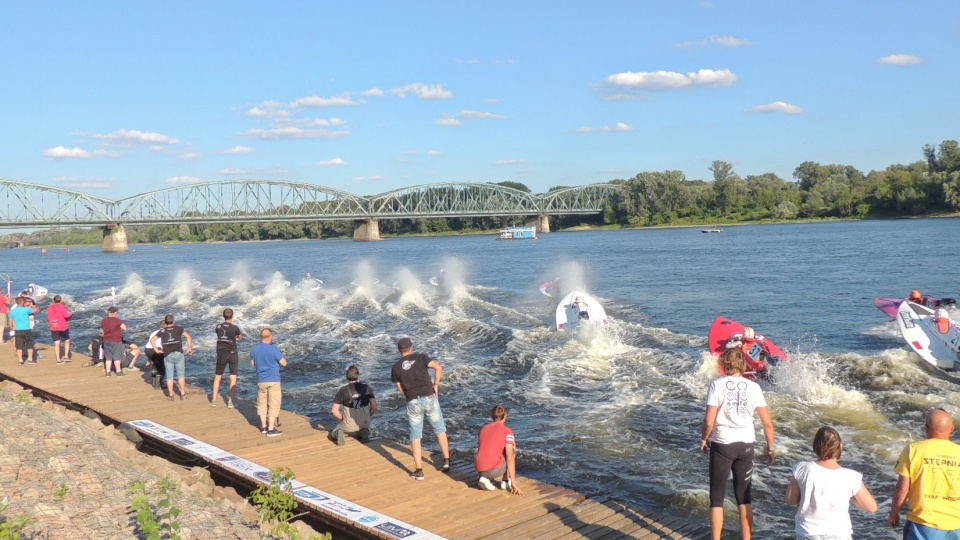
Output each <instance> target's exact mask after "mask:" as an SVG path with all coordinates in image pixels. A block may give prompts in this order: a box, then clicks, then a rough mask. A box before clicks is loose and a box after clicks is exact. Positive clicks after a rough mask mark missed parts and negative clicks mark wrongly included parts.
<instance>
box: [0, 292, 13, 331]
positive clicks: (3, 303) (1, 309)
mask: <svg viewBox="0 0 960 540" xmlns="http://www.w3.org/2000/svg"><path fill="white" fill-rule="evenodd" d="M9 313H10V295H8V294H0V343H6V342H7V334H6V331H7V315H8V314H9ZM10 326H11V327H12V326H13V325H10Z"/></svg>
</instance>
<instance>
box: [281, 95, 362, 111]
mask: <svg viewBox="0 0 960 540" xmlns="http://www.w3.org/2000/svg"><path fill="white" fill-rule="evenodd" d="M359 104H360V103H359V102H357V101H354V100H352V99H350V98H349V97H347V96H338V97H320V96H306V97H302V98H299V99H295V100H293V101H292V102H291V103H290V106H291V107H293V108H295V109H329V108H331V107H349V106H351V105H359Z"/></svg>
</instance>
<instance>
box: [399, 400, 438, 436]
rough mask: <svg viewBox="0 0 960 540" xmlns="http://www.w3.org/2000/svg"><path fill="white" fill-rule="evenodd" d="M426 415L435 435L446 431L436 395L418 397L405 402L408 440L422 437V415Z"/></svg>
mask: <svg viewBox="0 0 960 540" xmlns="http://www.w3.org/2000/svg"><path fill="white" fill-rule="evenodd" d="M424 416H426V417H427V420H429V421H430V425H431V426H433V432H434V433H436V434H437V435H440V434H441V433H446V432H447V426H446V424H444V423H443V413H442V412H441V411H440V401H438V400H437V395H436V394H434V395H432V396H429V397H418V398H414V399H411V400H410V401H408V402H407V420H409V421H410V441H416V440H418V439H420V438H422V437H423V417H424Z"/></svg>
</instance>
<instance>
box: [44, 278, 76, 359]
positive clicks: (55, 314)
mask: <svg viewBox="0 0 960 540" xmlns="http://www.w3.org/2000/svg"><path fill="white" fill-rule="evenodd" d="M72 316H73V315H72V314H71V313H70V310H69V309H67V306H66V305H65V304H64V303H63V298H61V297H60V295H59V294H58V295H56V296H54V297H53V304H51V305H50V307H49V308H47V320H49V321H50V337H51V338H52V339H53V352H54V354H56V356H57V364H58V365H59V364H63V363H64V362H69V361H70V356H71V354H70V323H69V321H70V317H72ZM61 341H62V342H63V353H62V354H61V352H60V342H61Z"/></svg>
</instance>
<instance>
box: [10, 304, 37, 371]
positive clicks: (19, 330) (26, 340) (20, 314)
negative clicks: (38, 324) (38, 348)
mask: <svg viewBox="0 0 960 540" xmlns="http://www.w3.org/2000/svg"><path fill="white" fill-rule="evenodd" d="M37 313H40V308H38V307H37V305H36V304H35V303H33V299H31V298H24V297H17V307H15V308H13V309H12V310H11V311H10V319H11V320H12V321H13V329H14V330H15V331H16V334H15V335H14V345H15V346H16V349H17V360H18V361H19V363H20V365H21V366H22V365H23V362H24V360H23V351H24V350H26V351H27V360H29V361H30V363H31V364H36V363H37V360H36V358H34V356H33V351H34V342H33V328H31V326H30V318H31V317H33V316H34V315H35V314H37Z"/></svg>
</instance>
